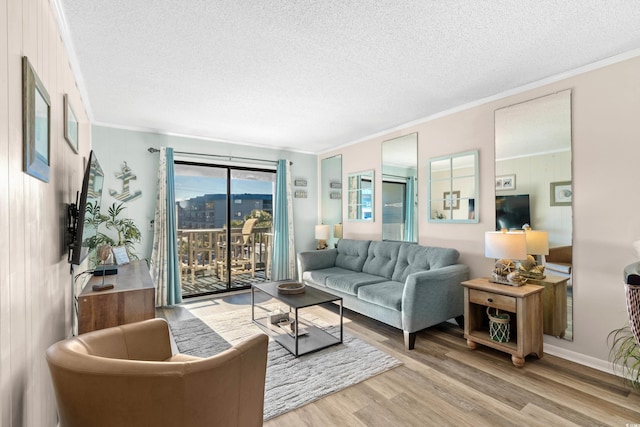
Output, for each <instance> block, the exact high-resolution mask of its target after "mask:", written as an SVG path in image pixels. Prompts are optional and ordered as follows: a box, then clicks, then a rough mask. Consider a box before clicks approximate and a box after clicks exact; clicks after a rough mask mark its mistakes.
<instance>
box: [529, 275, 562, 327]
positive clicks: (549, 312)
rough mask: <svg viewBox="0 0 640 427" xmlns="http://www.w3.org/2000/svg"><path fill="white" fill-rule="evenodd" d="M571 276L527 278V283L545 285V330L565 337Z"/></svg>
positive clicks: (543, 293)
mask: <svg viewBox="0 0 640 427" xmlns="http://www.w3.org/2000/svg"><path fill="white" fill-rule="evenodd" d="M568 281H569V277H561V276H547V277H546V278H544V279H527V283H531V284H532V285H539V286H544V291H542V323H543V325H544V326H543V331H544V333H545V334H547V335H553V336H554V337H560V338H562V337H564V334H565V332H566V330H567V282H568Z"/></svg>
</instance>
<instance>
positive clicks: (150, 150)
mask: <svg viewBox="0 0 640 427" xmlns="http://www.w3.org/2000/svg"><path fill="white" fill-rule="evenodd" d="M147 151H148V152H150V153H151V154H153V153H158V152H160V150H159V149H157V148H154V147H149V148H148V149H147ZM174 153H175V154H186V155H191V156H204V157H217V158H219V159H227V160H232V159H237V160H249V161H254V162H264V163H273V164H274V165H275V164H278V161H277V160H264V159H256V158H253V157H239V156H223V155H222V154H205V153H191V152H189V151H174ZM289 165H293V162H289Z"/></svg>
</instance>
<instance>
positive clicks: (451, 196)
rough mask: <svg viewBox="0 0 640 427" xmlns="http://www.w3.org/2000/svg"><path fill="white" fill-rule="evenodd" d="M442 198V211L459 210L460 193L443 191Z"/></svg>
mask: <svg viewBox="0 0 640 427" xmlns="http://www.w3.org/2000/svg"><path fill="white" fill-rule="evenodd" d="M442 198H443V199H444V210H447V211H448V210H449V209H460V191H451V192H449V191H445V192H444V195H443V196H442Z"/></svg>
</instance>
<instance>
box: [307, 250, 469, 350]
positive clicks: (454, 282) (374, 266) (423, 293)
mask: <svg viewBox="0 0 640 427" xmlns="http://www.w3.org/2000/svg"><path fill="white" fill-rule="evenodd" d="M458 256H459V252H458V251H457V250H455V249H450V248H437V247H428V246H419V245H416V244H412V243H400V242H388V241H382V242H380V241H370V240H349V239H343V240H340V241H338V247H337V248H335V249H326V250H317V251H311V252H300V253H298V258H297V261H298V274H299V280H300V281H301V282H303V283H305V284H306V285H308V286H313V287H316V288H319V289H323V290H326V291H327V292H330V293H332V294H335V295H338V296H341V297H342V298H343V304H344V307H346V308H348V309H350V310H353V311H356V312H358V313H361V314H364V315H365V316H368V317H371V318H373V319H376V320H379V321H381V322H384V323H386V324H389V325H391V326H394V327H396V328H399V329H402V330H403V332H404V342H405V347H406V348H407V349H408V350H411V349H413V348H414V345H415V339H416V332H417V331H420V330H421V329H424V328H428V327H429V326H433V325H435V324H438V323H441V322H444V321H446V320H448V319H451V318H455V319H456V320H457V321H458V323H459V324H460V323H461V321H462V314H463V313H464V307H463V306H464V301H463V300H464V297H463V291H462V286H461V285H460V282H462V281H464V280H467V279H468V278H469V268H468V267H467V266H466V265H463V264H458V263H457V262H458Z"/></svg>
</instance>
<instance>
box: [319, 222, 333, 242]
mask: <svg viewBox="0 0 640 427" xmlns="http://www.w3.org/2000/svg"><path fill="white" fill-rule="evenodd" d="M330 233H331V229H330V228H329V226H328V225H324V224H320V225H316V239H318V240H329V236H330Z"/></svg>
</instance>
